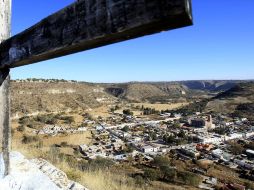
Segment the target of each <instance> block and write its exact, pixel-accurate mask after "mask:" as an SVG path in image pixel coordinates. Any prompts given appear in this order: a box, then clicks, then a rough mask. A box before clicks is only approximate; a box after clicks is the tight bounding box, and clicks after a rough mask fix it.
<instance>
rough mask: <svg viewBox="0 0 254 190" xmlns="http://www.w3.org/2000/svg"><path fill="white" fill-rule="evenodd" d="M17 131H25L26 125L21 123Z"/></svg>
mask: <svg viewBox="0 0 254 190" xmlns="http://www.w3.org/2000/svg"><path fill="white" fill-rule="evenodd" d="M17 131H19V132H24V131H25V126H24V125H19V126H18V128H17Z"/></svg>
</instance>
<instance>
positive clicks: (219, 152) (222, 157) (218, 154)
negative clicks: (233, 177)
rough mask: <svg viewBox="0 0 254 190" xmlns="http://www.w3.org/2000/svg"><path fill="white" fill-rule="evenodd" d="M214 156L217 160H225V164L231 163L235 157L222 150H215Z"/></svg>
mask: <svg viewBox="0 0 254 190" xmlns="http://www.w3.org/2000/svg"><path fill="white" fill-rule="evenodd" d="M212 156H213V157H215V158H218V159H220V160H223V161H224V162H229V161H230V159H232V158H233V155H231V154H229V153H226V152H224V151H223V150H221V149H215V150H213V151H212Z"/></svg>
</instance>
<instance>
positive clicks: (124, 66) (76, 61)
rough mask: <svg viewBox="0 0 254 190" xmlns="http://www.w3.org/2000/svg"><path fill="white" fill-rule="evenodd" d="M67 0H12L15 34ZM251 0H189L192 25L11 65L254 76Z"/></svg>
mask: <svg viewBox="0 0 254 190" xmlns="http://www.w3.org/2000/svg"><path fill="white" fill-rule="evenodd" d="M72 2H73V0H38V1H35V0H13V23H12V33H13V34H16V33H19V32H21V31H22V30H24V29H25V28H27V27H29V26H31V25H33V24H35V23H36V22H38V21H40V20H41V19H42V18H44V17H45V16H48V15H49V14H51V13H53V12H55V11H57V10H59V9H60V8H63V7H65V6H66V5H68V4H70V3H72ZM253 8H254V1H253V0H244V1H243V0H193V15H194V26H191V27H187V28H181V29H177V30H173V31H168V32H163V33H160V34H155V35H152V36H147V37H143V38H139V39H135V40H131V41H127V42H121V43H118V44H113V45H109V46H105V47H101V48H97V49H93V50H89V51H85V52H82V53H78V54H74V55H70V56H66V57H62V58H57V59H53V60H49V61H45V62H41V63H37V64H33V65H29V66H25V67H20V68H16V69H13V70H12V78H13V79H17V78H32V77H34V78H58V79H62V78H63V79H73V80H80V81H89V82H126V81H172V80H193V79H253V78H254V14H253Z"/></svg>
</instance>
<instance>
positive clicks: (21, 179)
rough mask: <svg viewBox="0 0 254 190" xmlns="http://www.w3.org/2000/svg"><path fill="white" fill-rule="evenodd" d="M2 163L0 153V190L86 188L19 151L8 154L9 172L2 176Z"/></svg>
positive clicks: (48, 165) (45, 162)
mask: <svg viewBox="0 0 254 190" xmlns="http://www.w3.org/2000/svg"><path fill="white" fill-rule="evenodd" d="M3 172H4V164H3V158H2V154H0V189H1V190H88V189H86V188H85V187H83V186H82V185H80V184H78V183H76V182H74V181H71V180H69V179H68V178H67V175H66V174H65V173H64V172H62V171H61V170H59V169H57V168H56V167H54V166H53V165H52V164H50V163H48V162H47V161H45V160H43V159H33V160H28V159H26V158H25V157H24V156H23V155H22V154H20V153H19V152H12V153H11V154H10V174H9V175H8V176H6V177H4V176H3Z"/></svg>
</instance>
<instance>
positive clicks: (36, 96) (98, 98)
mask: <svg viewBox="0 0 254 190" xmlns="http://www.w3.org/2000/svg"><path fill="white" fill-rule="evenodd" d="M240 82H247V81H232V80H231V81H225V80H221V81H220V80H217V81H179V82H129V83H86V82H76V81H65V80H54V79H47V80H43V79H29V80H16V81H12V82H11V94H12V97H11V98H12V114H13V115H15V114H29V113H34V112H58V111H71V110H90V109H93V108H96V107H99V106H101V105H114V104H115V103H116V102H119V101H127V102H151V103H155V102H162V103H169V102H184V101H188V100H190V99H191V98H193V97H197V98H199V97H201V96H206V95H207V94H209V93H210V92H212V93H215V94H216V93H219V92H221V91H227V90H228V89H230V88H232V87H234V86H235V85H236V84H238V83H240Z"/></svg>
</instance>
